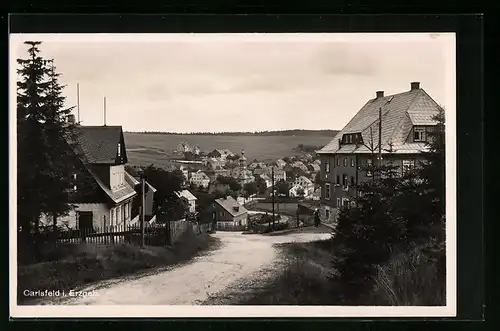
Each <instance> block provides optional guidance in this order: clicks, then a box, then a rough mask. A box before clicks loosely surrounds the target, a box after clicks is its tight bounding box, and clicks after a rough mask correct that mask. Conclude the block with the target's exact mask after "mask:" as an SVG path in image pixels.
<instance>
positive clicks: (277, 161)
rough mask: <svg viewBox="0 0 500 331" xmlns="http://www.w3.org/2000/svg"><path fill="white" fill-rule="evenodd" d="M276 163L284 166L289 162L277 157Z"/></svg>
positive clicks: (280, 166) (279, 166) (281, 166)
mask: <svg viewBox="0 0 500 331" xmlns="http://www.w3.org/2000/svg"><path fill="white" fill-rule="evenodd" d="M276 165H277V166H278V168H284V167H285V166H286V165H287V163H286V162H285V161H284V160H283V159H277V160H276Z"/></svg>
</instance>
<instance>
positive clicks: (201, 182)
mask: <svg viewBox="0 0 500 331" xmlns="http://www.w3.org/2000/svg"><path fill="white" fill-rule="evenodd" d="M189 182H190V183H191V184H193V185H196V186H202V187H205V188H207V187H208V185H209V184H210V177H208V175H207V174H206V173H204V172H203V171H201V170H198V171H196V172H192V173H191V178H190V179H189Z"/></svg>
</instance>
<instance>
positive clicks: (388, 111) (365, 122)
mask: <svg viewBox="0 0 500 331" xmlns="http://www.w3.org/2000/svg"><path fill="white" fill-rule="evenodd" d="M380 108H381V109H382V132H381V138H382V150H383V152H386V151H387V149H388V148H389V144H390V143H392V145H393V148H394V150H395V151H394V152H395V153H407V152H410V153H415V152H416V151H417V150H419V151H421V150H424V149H425V148H426V144H425V143H412V144H411V145H412V146H411V147H410V146H407V145H408V144H407V143H406V138H407V137H408V134H409V133H410V131H411V129H412V126H413V125H433V124H436V123H435V121H431V120H430V118H432V116H433V115H435V114H437V112H438V110H439V109H440V106H439V105H438V104H437V103H436V102H435V101H434V100H433V99H432V98H431V97H430V96H429V95H428V94H427V93H426V92H425V91H424V90H423V89H421V88H418V89H412V90H410V91H407V92H403V93H399V94H394V95H389V96H385V97H379V98H375V99H371V100H369V101H368V102H367V103H366V104H365V105H364V106H363V107H362V108H361V110H359V111H358V113H357V114H356V115H354V117H353V118H352V119H351V120H350V121H349V122H348V123H347V125H346V126H345V127H344V128H343V129H342V130H341V131H340V132H339V133H338V134H337V135H336V136H335V137H334V138H333V140H332V141H330V142H329V143H328V144H327V145H326V146H324V147H323V148H322V149H320V150H319V151H317V153H318V154H333V153H341V154H350V153H371V151H370V148H368V147H366V146H364V145H355V144H349V145H347V144H345V145H342V146H339V139H341V138H342V136H343V135H344V134H347V133H361V135H362V138H363V142H364V143H365V144H366V145H369V146H370V145H371V143H370V142H373V146H374V147H376V146H377V145H378V123H379V109H380ZM414 123H418V124H414Z"/></svg>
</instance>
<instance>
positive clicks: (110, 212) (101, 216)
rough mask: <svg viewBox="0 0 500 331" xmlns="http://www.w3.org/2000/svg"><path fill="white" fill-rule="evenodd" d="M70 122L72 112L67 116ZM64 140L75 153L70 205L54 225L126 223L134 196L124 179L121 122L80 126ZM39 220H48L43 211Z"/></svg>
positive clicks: (90, 226) (93, 226)
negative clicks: (71, 207)
mask: <svg viewBox="0 0 500 331" xmlns="http://www.w3.org/2000/svg"><path fill="white" fill-rule="evenodd" d="M68 122H72V123H74V115H69V116H68ZM75 133H76V136H75V138H74V139H73V140H72V141H68V142H69V143H71V144H69V145H68V148H70V145H71V148H72V151H73V152H74V153H75V156H76V157H75V160H74V161H71V162H74V164H73V165H72V166H73V167H74V169H75V173H74V175H73V179H74V181H75V185H74V187H73V192H72V195H71V200H72V201H71V202H72V204H73V205H74V208H73V209H72V210H71V211H70V212H69V215H67V216H65V217H60V218H59V219H58V225H63V224H64V225H66V226H67V227H68V228H73V229H75V228H76V229H89V230H91V231H92V230H95V229H96V228H103V227H108V226H116V225H122V224H128V222H130V220H131V209H132V200H133V199H134V198H135V197H136V196H137V192H136V191H135V189H134V187H133V186H132V185H130V184H129V183H128V182H127V181H126V179H125V178H126V177H125V176H126V171H125V164H126V163H127V152H126V147H125V140H124V137H123V130H122V127H121V126H81V125H77V126H76V128H75ZM41 222H42V223H47V222H49V224H52V223H51V221H50V220H49V219H48V217H46V216H45V215H43V216H42V217H41Z"/></svg>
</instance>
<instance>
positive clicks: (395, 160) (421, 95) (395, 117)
mask: <svg viewBox="0 0 500 331" xmlns="http://www.w3.org/2000/svg"><path fill="white" fill-rule="evenodd" d="M440 109H441V107H440V106H439V105H438V104H437V103H436V102H435V101H434V100H433V99H432V98H431V97H430V96H429V95H428V94H427V93H426V92H425V91H424V90H423V89H421V88H420V84H419V83H418V82H414V83H411V89H410V90H409V91H406V92H403V93H399V94H395V95H391V96H384V94H383V92H382V91H379V92H377V93H376V98H374V99H371V100H369V101H368V102H367V103H366V104H365V105H364V106H363V108H361V110H360V111H359V112H358V113H357V114H356V115H355V116H354V117H353V118H352V119H351V120H350V121H349V122H348V124H347V125H346V126H345V127H344V128H343V129H342V130H341V131H340V132H339V133H338V134H337V135H336V136H335V138H334V139H333V140H332V141H331V142H330V143H329V144H327V145H326V146H324V147H323V148H322V149H321V150H319V151H318V154H319V155H320V159H321V170H320V179H321V183H322V187H321V204H322V208H321V210H322V218H323V219H325V220H328V221H333V220H334V219H335V218H336V215H337V212H338V209H339V208H340V207H342V206H349V205H352V204H353V203H354V201H355V198H356V197H357V196H358V194H359V192H358V190H357V186H358V184H359V183H362V182H364V181H366V180H369V179H372V178H373V174H372V173H370V170H369V169H370V166H371V165H373V164H374V162H379V161H378V153H379V150H380V152H381V153H380V154H381V155H382V160H381V161H380V164H389V163H390V164H392V165H394V166H396V167H397V171H398V172H399V173H400V174H402V173H403V172H404V171H406V170H407V169H411V168H412V167H414V166H415V165H416V164H417V163H418V162H419V161H420V160H422V159H423V155H422V152H423V151H425V150H426V149H427V140H428V137H429V132H431V131H432V130H434V128H435V127H436V125H437V122H436V120H435V119H434V116H435V115H437V114H438V112H439V110H440ZM380 128H381V130H380ZM379 141H381V146H379V143H378V142H379ZM379 147H380V149H379Z"/></svg>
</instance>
